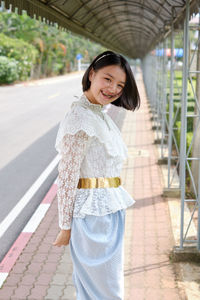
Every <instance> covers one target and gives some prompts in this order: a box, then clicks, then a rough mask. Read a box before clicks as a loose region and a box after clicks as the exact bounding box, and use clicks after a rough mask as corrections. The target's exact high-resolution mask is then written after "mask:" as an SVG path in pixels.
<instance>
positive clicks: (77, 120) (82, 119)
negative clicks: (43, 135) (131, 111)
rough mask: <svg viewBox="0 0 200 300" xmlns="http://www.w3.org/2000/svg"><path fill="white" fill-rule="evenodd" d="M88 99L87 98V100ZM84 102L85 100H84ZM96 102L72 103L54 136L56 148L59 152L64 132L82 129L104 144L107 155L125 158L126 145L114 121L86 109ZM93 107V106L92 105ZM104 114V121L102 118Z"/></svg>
mask: <svg viewBox="0 0 200 300" xmlns="http://www.w3.org/2000/svg"><path fill="white" fill-rule="evenodd" d="M87 101H89V100H87ZM84 103H86V102H84ZM92 105H97V106H98V104H91V103H90V104H87V105H86V107H84V105H83V104H82V101H76V102H74V103H73V104H72V108H71V111H70V112H68V113H67V114H66V116H65V118H64V120H63V121H62V122H61V124H60V127H59V130H58V135H57V138H56V145H55V147H56V150H57V151H58V152H60V143H61V141H62V139H63V137H64V136H65V134H72V135H74V134H76V133H77V132H78V131H80V130H82V131H84V132H85V133H86V134H87V135H88V136H90V137H97V138H98V140H99V142H100V143H103V144H104V145H105V148H106V149H107V152H108V154H109V155H111V156H113V157H116V156H119V157H122V159H126V158H127V147H126V145H125V144H124V142H123V140H122V138H121V134H120V131H119V129H118V128H117V126H116V125H115V124H114V122H113V121H112V120H111V118H109V117H108V116H107V115H106V114H104V113H103V112H101V111H100V110H99V108H98V113H97V111H92V110H90V109H88V107H89V106H92ZM92 107H93V106H92ZM99 112H100V114H103V115H104V118H105V119H106V122H107V123H109V128H108V126H107V123H106V122H105V121H104V120H103V116H100V115H99Z"/></svg>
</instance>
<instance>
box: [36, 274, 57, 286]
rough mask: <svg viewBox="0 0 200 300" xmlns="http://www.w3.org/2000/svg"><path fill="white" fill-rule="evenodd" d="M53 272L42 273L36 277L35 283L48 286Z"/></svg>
mask: <svg viewBox="0 0 200 300" xmlns="http://www.w3.org/2000/svg"><path fill="white" fill-rule="evenodd" d="M52 277H53V274H47V273H42V274H40V275H39V276H38V277H37V280H36V282H35V285H36V286H37V285H38V286H43V285H44V286H48V284H49V282H51V280H52Z"/></svg>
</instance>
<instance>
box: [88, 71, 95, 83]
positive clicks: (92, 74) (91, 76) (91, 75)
mask: <svg viewBox="0 0 200 300" xmlns="http://www.w3.org/2000/svg"><path fill="white" fill-rule="evenodd" d="M94 74H95V71H94V69H93V68H92V69H91V70H90V72H89V81H90V82H91V81H92V79H93V78H94Z"/></svg>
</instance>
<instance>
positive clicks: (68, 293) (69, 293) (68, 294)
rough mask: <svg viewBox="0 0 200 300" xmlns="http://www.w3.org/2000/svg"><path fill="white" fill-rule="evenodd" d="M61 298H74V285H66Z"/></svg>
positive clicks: (71, 299) (72, 299)
mask: <svg viewBox="0 0 200 300" xmlns="http://www.w3.org/2000/svg"><path fill="white" fill-rule="evenodd" d="M62 299H69V300H76V290H75V288H74V286H72V285H68V286H67V287H66V289H64V293H63V296H62Z"/></svg>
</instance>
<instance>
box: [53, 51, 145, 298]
mask: <svg viewBox="0 0 200 300" xmlns="http://www.w3.org/2000/svg"><path fill="white" fill-rule="evenodd" d="M82 85H83V95H82V96H81V98H80V99H79V100H78V101H75V102H73V103H72V106H71V110H70V112H68V113H67V114H66V116H65V119H64V120H63V121H62V122H61V124H60V128H59V131H58V135H57V139H56V149H57V151H58V152H59V153H60V154H61V160H60V163H59V167H58V171H59V176H58V191H57V198H58V209H59V226H60V228H61V231H60V233H59V234H58V236H57V238H56V240H55V242H54V245H55V246H62V245H68V244H70V252H71V257H72V262H73V269H74V270H73V271H74V272H73V279H74V284H75V287H76V293H77V300H122V299H123V290H124V286H123V282H124V281H123V235H124V222H125V209H126V208H127V207H129V206H131V205H132V204H133V203H134V202H135V201H134V200H133V199H132V197H131V196H130V195H129V194H128V192H127V191H126V190H125V189H124V188H123V187H122V185H121V179H120V171H121V168H122V163H123V160H124V159H126V157H127V148H126V146H125V144H124V142H123V140H122V137H121V134H120V131H119V129H118V127H117V126H116V125H115V123H114V122H113V121H112V119H111V118H110V117H109V116H108V115H107V114H106V113H104V112H103V107H104V105H106V104H108V103H112V104H114V105H116V106H121V107H124V108H125V109H127V110H132V111H134V110H135V109H136V108H139V105H140V97H139V93H138V90H137V86H136V83H135V80H134V76H133V74H132V71H131V68H130V66H129V64H128V62H127V61H126V60H125V58H124V57H123V56H121V55H119V54H116V53H114V52H112V51H106V52H103V53H101V54H100V55H98V56H97V57H96V58H95V59H94V60H93V62H92V63H91V65H90V66H89V68H88V69H87V70H86V72H85V74H84V76H83V79H82Z"/></svg>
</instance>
